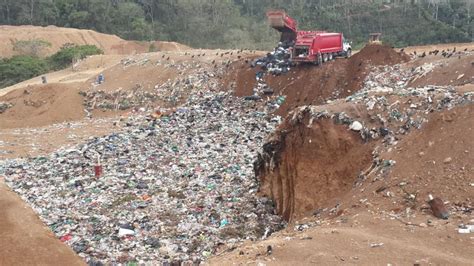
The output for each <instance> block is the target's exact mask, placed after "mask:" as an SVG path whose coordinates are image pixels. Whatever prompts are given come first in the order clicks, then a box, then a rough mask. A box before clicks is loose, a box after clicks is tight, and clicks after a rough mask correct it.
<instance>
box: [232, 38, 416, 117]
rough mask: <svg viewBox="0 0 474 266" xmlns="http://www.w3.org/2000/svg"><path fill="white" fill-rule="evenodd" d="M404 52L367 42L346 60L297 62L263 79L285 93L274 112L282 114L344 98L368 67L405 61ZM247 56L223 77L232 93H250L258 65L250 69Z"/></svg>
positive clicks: (361, 78) (359, 85)
mask: <svg viewBox="0 0 474 266" xmlns="http://www.w3.org/2000/svg"><path fill="white" fill-rule="evenodd" d="M408 59H409V58H408V56H407V55H406V54H404V53H397V52H396V51H395V50H393V49H392V48H390V47H388V46H384V45H367V46H366V47H364V49H362V50H361V51H360V52H359V53H357V54H356V55H354V56H352V57H350V58H349V59H342V58H339V59H337V60H335V61H333V62H329V63H326V64H324V65H323V66H320V67H317V66H314V65H305V64H302V65H298V66H296V67H294V68H293V69H292V70H291V71H290V72H289V73H286V74H282V75H278V76H274V75H269V74H267V75H266V76H265V81H266V83H267V84H268V86H269V87H270V88H271V89H273V91H274V94H276V95H278V94H282V95H285V96H286V100H285V102H284V103H283V105H282V106H281V107H280V109H279V110H278V111H277V114H279V115H283V116H285V115H286V114H288V112H290V111H291V110H293V109H294V108H295V107H299V106H303V105H318V104H323V103H325V102H326V101H327V100H334V99H339V98H344V97H347V96H349V95H352V94H353V93H355V92H357V91H358V90H359V89H360V88H361V87H362V85H363V82H364V80H365V78H366V76H367V74H368V71H369V67H370V66H378V65H394V64H399V63H403V62H406V61H408ZM249 61H250V59H248V60H246V61H239V62H237V63H234V64H233V65H232V66H231V71H229V72H228V75H227V76H226V77H224V87H225V88H228V89H233V90H234V92H235V95H236V96H248V95H252V94H253V88H254V87H255V85H256V79H255V75H256V73H257V72H259V71H261V70H260V68H258V67H256V68H250V66H249Z"/></svg>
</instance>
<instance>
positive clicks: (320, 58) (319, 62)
mask: <svg viewBox="0 0 474 266" xmlns="http://www.w3.org/2000/svg"><path fill="white" fill-rule="evenodd" d="M322 64H323V57H322V56H321V54H320V53H318V55H317V59H316V65H318V66H320V65H322Z"/></svg>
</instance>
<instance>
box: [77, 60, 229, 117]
mask: <svg viewBox="0 0 474 266" xmlns="http://www.w3.org/2000/svg"><path fill="white" fill-rule="evenodd" d="M121 63H122V65H123V67H124V68H127V67H131V66H134V65H138V66H144V65H148V64H154V65H156V66H162V67H164V69H173V70H175V71H177V74H178V77H182V78H177V79H168V80H167V81H166V82H164V83H162V84H156V85H155V86H154V88H153V89H151V90H150V89H145V88H143V86H142V84H135V86H134V87H133V88H130V89H126V90H125V89H123V88H117V89H116V90H113V91H104V90H100V86H94V87H93V88H91V89H89V90H87V91H84V92H81V95H82V96H84V106H85V108H86V109H87V110H88V111H89V112H90V111H92V110H94V109H100V110H126V109H130V108H135V107H140V108H142V107H144V106H151V105H153V104H154V103H159V104H160V105H161V106H166V107H174V106H176V105H178V104H179V103H182V102H184V101H185V100H186V97H187V96H188V95H189V94H190V93H191V92H194V91H197V90H200V91H202V90H204V91H210V90H214V91H217V90H218V88H219V82H218V80H217V76H218V75H219V74H220V73H222V71H223V70H222V69H221V68H214V69H211V68H209V67H207V66H204V65H201V64H199V63H198V64H191V63H189V62H180V63H175V62H170V61H166V60H158V61H156V62H153V61H152V60H151V59H149V58H146V57H145V58H141V57H140V58H126V59H123V60H122V62H121Z"/></svg>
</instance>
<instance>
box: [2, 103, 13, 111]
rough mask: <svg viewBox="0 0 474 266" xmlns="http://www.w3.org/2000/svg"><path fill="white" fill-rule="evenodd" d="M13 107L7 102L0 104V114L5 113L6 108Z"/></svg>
mask: <svg viewBox="0 0 474 266" xmlns="http://www.w3.org/2000/svg"><path fill="white" fill-rule="evenodd" d="M12 106H13V105H12V104H11V103H7V102H0V114H1V113H3V112H5V111H6V110H7V109H8V108H11V107H12Z"/></svg>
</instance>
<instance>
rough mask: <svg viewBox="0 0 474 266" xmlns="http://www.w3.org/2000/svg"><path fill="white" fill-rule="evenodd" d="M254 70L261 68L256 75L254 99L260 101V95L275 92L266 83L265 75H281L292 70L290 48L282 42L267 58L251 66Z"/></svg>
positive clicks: (258, 60)
mask: <svg viewBox="0 0 474 266" xmlns="http://www.w3.org/2000/svg"><path fill="white" fill-rule="evenodd" d="M250 66H251V67H252V68H254V67H260V69H261V70H260V71H258V72H257V73H256V77H255V78H256V80H257V84H256V86H255V87H254V89H253V92H254V98H252V100H256V99H259V97H260V95H270V94H273V90H272V89H271V88H270V87H269V86H268V84H267V83H266V82H265V79H264V77H265V73H270V74H272V75H281V74H285V73H288V72H289V71H290V69H291V49H290V46H289V45H287V44H284V43H282V42H280V43H279V44H278V46H277V47H276V48H275V50H274V51H273V52H270V53H268V54H267V55H266V56H265V57H262V58H259V59H257V60H255V61H254V62H252V63H251V64H250Z"/></svg>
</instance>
